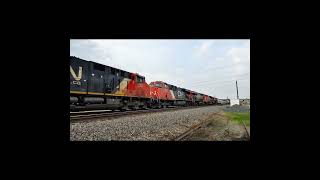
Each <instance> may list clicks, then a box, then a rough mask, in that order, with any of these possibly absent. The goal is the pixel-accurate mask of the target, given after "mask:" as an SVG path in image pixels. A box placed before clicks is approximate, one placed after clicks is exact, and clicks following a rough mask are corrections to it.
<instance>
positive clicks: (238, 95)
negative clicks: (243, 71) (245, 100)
mask: <svg viewBox="0 0 320 180" xmlns="http://www.w3.org/2000/svg"><path fill="white" fill-rule="evenodd" d="M236 87H237V99H239V94H238V82H237V81H236Z"/></svg>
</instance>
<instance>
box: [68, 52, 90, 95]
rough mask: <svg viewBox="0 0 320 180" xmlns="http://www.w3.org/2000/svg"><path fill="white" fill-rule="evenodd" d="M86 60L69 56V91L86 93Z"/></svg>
mask: <svg viewBox="0 0 320 180" xmlns="http://www.w3.org/2000/svg"><path fill="white" fill-rule="evenodd" d="M87 88H88V62H87V61H85V60H82V59H79V58H76V57H72V56H71V57H70V93H71V94H87Z"/></svg>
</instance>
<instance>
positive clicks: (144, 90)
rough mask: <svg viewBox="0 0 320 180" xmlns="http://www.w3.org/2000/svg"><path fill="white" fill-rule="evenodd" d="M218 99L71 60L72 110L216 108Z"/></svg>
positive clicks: (81, 61)
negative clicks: (171, 107) (210, 106)
mask: <svg viewBox="0 0 320 180" xmlns="http://www.w3.org/2000/svg"><path fill="white" fill-rule="evenodd" d="M216 103H217V98H215V97H212V96H208V95H204V94H200V93H197V92H194V91H191V90H187V89H184V88H180V87H177V86H174V85H170V84H167V83H165V82H162V81H155V82H151V83H150V84H147V83H146V82H145V77H144V76H141V75H139V74H137V73H130V72H127V71H123V70H120V69H117V68H113V67H110V66H105V65H102V64H99V63H95V62H92V61H86V60H83V59H80V58H77V57H74V56H70V109H72V110H75V109H82V108H84V109H90V108H92V109H111V110H114V109H120V110H125V109H139V108H161V107H166V106H188V105H205V104H216Z"/></svg>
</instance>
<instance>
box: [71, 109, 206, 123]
mask: <svg viewBox="0 0 320 180" xmlns="http://www.w3.org/2000/svg"><path fill="white" fill-rule="evenodd" d="M201 107H205V106H191V107H169V108H163V109H142V110H130V111H109V110H97V111H80V112H70V122H79V121H87V120H95V119H101V118H106V119H108V118H116V117H120V116H127V115H137V114H146V113H154V112H164V111H173V110H183V109H191V108H201Z"/></svg>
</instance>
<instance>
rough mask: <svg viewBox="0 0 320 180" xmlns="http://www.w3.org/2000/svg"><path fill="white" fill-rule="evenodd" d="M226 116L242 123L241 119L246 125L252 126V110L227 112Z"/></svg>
mask: <svg viewBox="0 0 320 180" xmlns="http://www.w3.org/2000/svg"><path fill="white" fill-rule="evenodd" d="M225 114H226V116H227V117H229V118H230V119H231V120H233V121H236V122H238V123H240V124H242V122H241V120H242V121H243V122H244V124H245V125H246V126H250V112H245V113H236V112H225Z"/></svg>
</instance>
